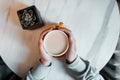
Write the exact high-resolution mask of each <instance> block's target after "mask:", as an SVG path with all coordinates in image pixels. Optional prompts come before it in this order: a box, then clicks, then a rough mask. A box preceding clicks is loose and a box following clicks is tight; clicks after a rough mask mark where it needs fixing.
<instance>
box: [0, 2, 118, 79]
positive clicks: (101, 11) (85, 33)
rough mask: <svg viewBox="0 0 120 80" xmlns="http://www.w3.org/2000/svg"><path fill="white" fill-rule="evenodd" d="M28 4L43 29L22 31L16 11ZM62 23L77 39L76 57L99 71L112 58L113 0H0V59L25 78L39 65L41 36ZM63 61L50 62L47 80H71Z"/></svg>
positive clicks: (115, 10)
mask: <svg viewBox="0 0 120 80" xmlns="http://www.w3.org/2000/svg"><path fill="white" fill-rule="evenodd" d="M31 5H35V6H36V7H37V9H38V10H39V11H40V13H41V16H42V18H43V20H44V21H45V26H44V27H42V28H39V29H36V30H23V29H22V27H21V25H20V22H19V19H18V16H17V13H16V12H17V10H19V9H22V8H25V7H28V6H31ZM61 21H62V22H64V23H65V26H66V27H67V28H69V29H70V30H71V31H72V32H73V34H74V36H75V38H76V41H77V54H78V55H79V56H80V57H82V58H84V59H86V60H89V61H90V63H91V65H92V66H94V67H96V68H97V69H98V70H101V69H102V68H103V67H104V66H105V64H106V63H107V62H108V61H109V59H110V57H111V56H112V54H113V51H114V50H115V47H116V44H117V41H118V36H119V31H120V16H119V11H118V6H117V3H116V2H115V0H93V1H91V0H0V55H1V57H2V59H3V60H4V61H5V63H6V64H7V65H8V67H9V68H10V69H11V70H12V71H13V72H15V73H16V74H17V75H19V76H21V77H23V76H25V74H26V73H27V71H28V70H29V69H30V68H31V67H33V66H34V65H35V64H36V63H37V62H38V59H39V55H38V46H37V45H38V38H39V35H40V33H41V32H42V31H43V30H44V29H46V28H47V27H48V26H49V25H51V24H53V23H59V22H61ZM62 61H63V59H56V58H54V59H53V68H52V69H51V71H50V73H49V75H48V78H46V80H63V79H64V80H73V78H72V77H71V76H70V75H69V74H68V73H67V72H66V70H65V68H64V65H63V64H62V63H63V62H62ZM58 72H59V75H58ZM56 73H57V74H56ZM54 76H56V78H54Z"/></svg>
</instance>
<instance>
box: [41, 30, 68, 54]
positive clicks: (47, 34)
mask: <svg viewBox="0 0 120 80" xmlns="http://www.w3.org/2000/svg"><path fill="white" fill-rule="evenodd" d="M56 31H57V32H60V33H62V34H64V36H65V37H66V39H67V43H66V44H67V47H66V49H65V50H64V51H63V52H62V53H60V54H52V53H49V51H48V50H46V45H45V41H46V37H47V36H48V34H51V33H52V32H56ZM43 47H44V49H45V51H46V52H47V54H49V55H51V56H62V55H64V54H65V53H66V52H67V50H68V48H69V41H68V36H67V35H66V34H65V32H63V31H61V30H52V31H50V32H48V33H47V34H46V35H45V37H44V40H43Z"/></svg>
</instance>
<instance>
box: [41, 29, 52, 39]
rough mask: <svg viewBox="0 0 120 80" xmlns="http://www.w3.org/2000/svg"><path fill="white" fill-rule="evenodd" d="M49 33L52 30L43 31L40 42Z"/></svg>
mask: <svg viewBox="0 0 120 80" xmlns="http://www.w3.org/2000/svg"><path fill="white" fill-rule="evenodd" d="M50 31H52V28H48V29H46V30H44V31H43V32H42V33H41V35H40V40H43V39H44V36H45V35H46V34H47V33H48V32H50Z"/></svg>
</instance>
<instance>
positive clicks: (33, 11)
mask: <svg viewBox="0 0 120 80" xmlns="http://www.w3.org/2000/svg"><path fill="white" fill-rule="evenodd" d="M17 14H18V17H19V20H20V23H21V25H22V28H23V29H36V28H39V27H42V26H44V22H43V20H42V18H41V15H40V12H39V11H38V10H37V8H36V7H35V6H34V5H33V6H30V7H27V8H24V9H21V10H18V11H17Z"/></svg>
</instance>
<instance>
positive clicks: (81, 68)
mask: <svg viewBox="0 0 120 80" xmlns="http://www.w3.org/2000/svg"><path fill="white" fill-rule="evenodd" d="M67 67H68V70H69V72H70V73H71V74H72V75H73V76H74V78H75V80H104V79H103V77H102V76H101V75H100V74H99V71H97V70H96V69H95V68H94V67H91V66H90V64H89V62H88V61H85V60H83V59H82V58H80V57H77V58H76V60H75V61H74V62H73V63H71V64H67Z"/></svg>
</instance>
